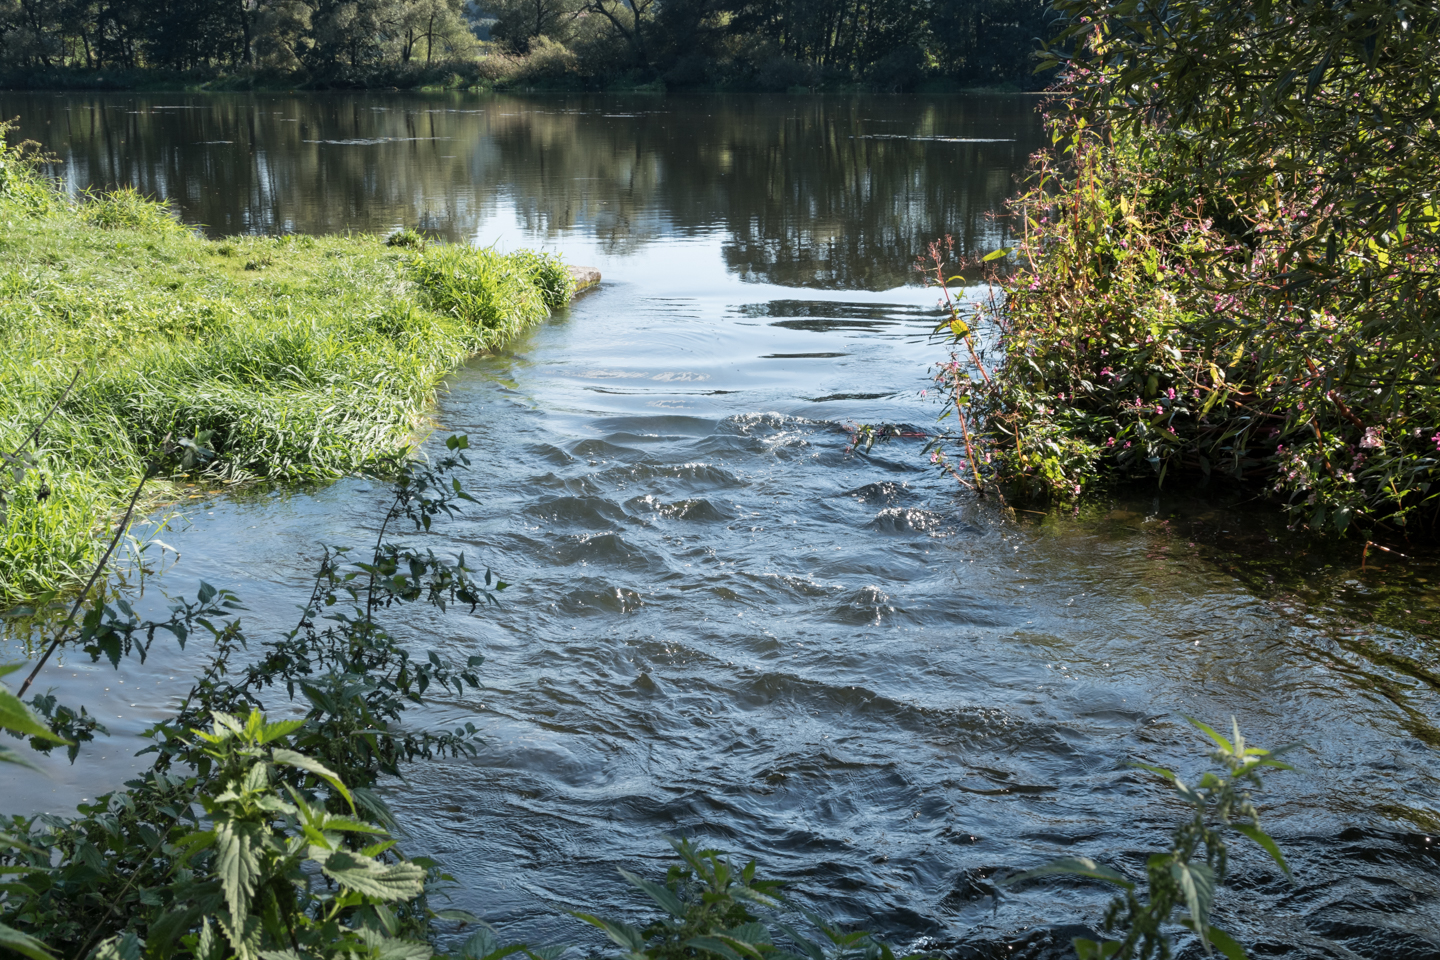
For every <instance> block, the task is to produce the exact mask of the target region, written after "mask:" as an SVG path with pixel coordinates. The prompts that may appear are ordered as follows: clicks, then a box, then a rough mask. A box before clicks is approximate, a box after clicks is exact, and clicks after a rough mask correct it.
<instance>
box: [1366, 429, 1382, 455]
mask: <svg viewBox="0 0 1440 960" xmlns="http://www.w3.org/2000/svg"><path fill="white" fill-rule="evenodd" d="M1384 432H1385V428H1384V427H1366V428H1365V436H1363V437H1361V438H1360V449H1361V450H1382V449H1384V447H1385V440H1384V438H1383V437H1381V434H1382V433H1384Z"/></svg>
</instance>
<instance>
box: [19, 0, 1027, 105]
mask: <svg viewBox="0 0 1440 960" xmlns="http://www.w3.org/2000/svg"><path fill="white" fill-rule="evenodd" d="M1054 24H1055V14H1054V12H1053V11H1052V10H1051V9H1050V8H1049V6H1048V5H1047V4H1046V3H1044V2H1042V0H786V2H783V3H780V2H772V0H665V2H659V0H479V2H473V0H472V2H467V0H345V2H341V0H315V2H305V0H258V2H252V3H234V2H226V0H199V2H190V3H176V4H164V5H160V6H158V7H157V5H155V4H154V3H151V2H148V0H110V2H106V3H101V4H75V3H71V2H69V0H23V2H21V0H11V2H9V3H0V87H4V88H11V89H30V90H45V89H97V90H106V89H108V90H125V89H157V90H158V89H164V90H176V89H276V90H291V89H346V88H361V87H364V88H379V89H388V88H403V89H418V88H429V89H436V90H442V89H466V90H487V89H516V90H534V89H540V90H602V89H604V90H648V91H659V90H665V89H673V90H761V91H786V90H846V91H858V90H873V91H887V92H899V91H921V92H927V93H940V92H947V91H955V90H961V89H974V88H991V89H1005V90H1038V89H1041V88H1043V87H1044V86H1045V85H1046V84H1047V83H1049V82H1050V80H1051V79H1052V77H1053V71H1052V70H1041V71H1040V72H1038V73H1037V72H1036V66H1037V63H1038V60H1037V56H1036V53H1035V50H1034V47H1035V40H1036V38H1038V37H1044V36H1048V35H1049V34H1051V33H1053V32H1054V30H1055V26H1054Z"/></svg>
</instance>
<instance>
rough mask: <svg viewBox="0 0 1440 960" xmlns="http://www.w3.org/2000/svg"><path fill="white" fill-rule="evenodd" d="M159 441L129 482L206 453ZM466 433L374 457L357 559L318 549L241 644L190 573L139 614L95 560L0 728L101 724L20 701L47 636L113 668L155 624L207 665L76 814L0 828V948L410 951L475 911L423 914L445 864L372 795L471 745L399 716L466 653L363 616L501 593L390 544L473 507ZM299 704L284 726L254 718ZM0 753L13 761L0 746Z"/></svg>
mask: <svg viewBox="0 0 1440 960" xmlns="http://www.w3.org/2000/svg"><path fill="white" fill-rule="evenodd" d="M162 446H163V447H164V448H165V449H166V453H165V455H164V456H165V457H166V458H167V459H166V460H164V461H160V460H157V461H156V462H155V463H154V464H152V465H151V466H150V467H149V468H147V470H146V474H145V478H144V479H142V481H141V485H142V486H143V484H144V482H145V480H148V479H149V478H150V477H153V476H156V475H158V474H159V473H160V472H162V471H163V470H166V469H176V468H179V469H185V468H187V467H189V468H193V467H195V466H196V465H197V464H198V463H199V462H201V461H203V459H204V457H205V452H206V451H205V449H204V446H203V438H202V442H196V441H195V440H194V439H192V440H190V441H188V442H184V443H167V444H165V445H162ZM467 446H468V444H467V441H466V439H465V438H464V437H463V436H457V437H451V438H449V439H448V440H447V441H446V453H445V455H444V456H442V457H439V458H437V459H436V460H434V461H433V462H430V463H419V462H415V461H411V460H408V459H405V458H397V460H396V461H395V462H394V463H392V464H391V467H392V470H391V471H390V473H389V478H390V479H391V480H392V481H393V483H394V489H395V496H394V499H393V500H392V502H391V504H390V507H389V509H388V511H387V512H386V515H385V517H384V520H383V522H382V524H381V529H380V533H379V535H378V537H377V539H376V541H375V543H374V545H373V547H372V549H371V551H370V555H369V556H368V558H367V559H366V560H365V561H362V562H348V561H347V559H346V558H347V555H348V552H347V551H346V550H345V549H343V548H327V549H325V550H324V551H323V555H322V558H321V562H320V565H319V570H318V572H317V574H316V576H315V581H314V586H313V589H312V591H311V594H310V597H309V598H308V600H307V602H306V604H305V605H304V607H303V609H302V613H301V616H300V619H299V622H298V623H297V625H296V626H295V628H294V629H292V630H290V631H288V632H287V633H285V634H283V635H281V636H279V637H277V638H273V639H268V638H267V639H259V640H256V639H252V638H251V637H249V636H248V635H247V633H246V631H245V629H244V627H243V625H242V623H241V621H240V619H238V617H237V614H238V613H239V612H240V611H241V609H242V608H241V606H240V603H239V600H238V598H237V597H235V595H234V594H232V593H230V592H229V591H224V590H217V589H215V588H213V587H211V586H209V585H207V584H202V585H201V586H200V588H199V590H198V592H197V594H196V596H195V598H194V599H189V600H180V601H177V602H175V603H174V604H173V605H172V606H171V608H170V611H169V616H168V617H166V618H163V619H159V620H146V619H142V618H141V617H140V616H138V615H137V613H136V612H135V610H134V608H133V607H132V606H131V604H130V603H129V602H128V601H127V600H126V599H125V598H124V596H123V595H122V594H120V593H119V592H118V591H116V590H114V589H113V588H105V589H101V590H99V591H97V592H95V593H94V595H93V596H91V593H92V590H93V589H94V588H95V585H96V583H97V581H100V580H101V576H100V570H99V569H97V573H96V576H95V577H92V579H91V581H90V584H89V586H88V587H87V589H86V590H85V591H84V593H82V595H81V596H80V597H79V598H78V599H76V601H75V602H74V605H73V606H72V608H71V609H70V613H69V615H68V616H67V617H66V618H65V619H64V620H63V621H62V623H61V626H60V627H59V628H58V630H57V631H56V632H55V634H54V636H53V638H52V639H51V640H50V641H49V642H48V643H45V644H44V646H43V654H42V656H41V657H40V658H39V662H38V663H37V664H36V667H35V669H34V670H33V671H32V672H31V674H30V676H29V677H28V679H27V680H26V681H25V683H24V684H23V685H22V686H21V688H20V691H19V693H20V696H16V695H14V694H11V693H9V692H8V691H4V694H3V697H0V727H3V728H4V729H6V730H7V731H10V732H11V733H13V734H16V735H20V736H25V737H29V738H30V745H31V747H32V748H33V749H36V750H39V751H42V752H48V751H50V750H53V749H55V748H57V747H61V746H65V747H68V749H69V750H70V755H71V758H72V760H73V759H74V758H75V756H76V755H77V751H78V749H79V747H80V744H81V743H83V742H84V741H87V740H91V739H93V738H94V736H95V735H96V734H97V733H103V732H104V729H103V727H101V726H100V725H99V723H98V722H96V721H95V720H94V718H92V717H90V716H89V715H88V714H86V713H85V711H84V709H83V708H80V709H71V708H67V707H64V706H62V705H59V704H57V703H56V702H55V698H54V697H53V696H51V695H48V694H40V695H36V696H34V697H33V698H32V699H31V700H30V701H29V703H26V702H24V701H23V700H22V699H21V697H23V695H24V694H25V692H26V691H27V689H28V687H29V686H30V685H31V684H32V683H33V682H34V680H35V679H36V677H37V675H38V674H39V673H40V671H41V669H42V668H43V666H44V664H45V662H46V661H47V660H48V659H49V657H50V656H51V654H53V653H54V652H55V651H56V650H57V649H61V648H64V649H70V650H73V651H76V652H83V653H85V654H88V655H89V656H90V657H91V658H92V659H93V660H100V659H101V658H102V657H103V658H105V659H108V660H109V661H110V662H111V663H112V664H115V665H117V666H118V664H119V663H120V661H121V660H122V658H124V657H127V656H137V657H140V658H142V659H143V658H144V657H146V656H148V655H150V654H151V653H152V648H153V645H154V643H155V642H156V639H157V637H164V636H166V635H168V636H170V637H172V638H173V639H174V640H176V641H177V642H178V643H179V644H180V645H181V646H184V645H185V644H186V643H187V642H193V641H194V640H195V638H196V637H197V636H201V637H204V639H205V641H206V642H208V643H210V644H211V645H212V647H213V650H214V654H213V658H212V659H211V660H210V663H209V665H208V666H207V667H206V669H205V671H204V673H202V674H201V676H199V677H198V678H197V679H196V682H195V683H194V685H193V686H192V688H191V690H190V691H189V693H188V695H187V696H186V697H185V698H184V699H183V701H182V702H181V704H180V705H179V707H178V708H177V710H176V711H175V713H174V715H173V716H172V717H171V718H169V719H167V720H164V721H162V722H160V723H157V724H155V725H154V726H153V727H152V728H151V730H150V731H148V733H149V737H150V739H151V741H152V745H151V746H150V747H149V748H148V752H151V753H153V754H154V755H155V760H154V763H153V765H152V767H151V768H150V769H149V770H148V771H146V773H145V774H144V775H143V776H141V777H140V778H139V779H137V780H134V781H131V782H130V783H128V784H126V788H125V789H124V790H120V791H116V792H114V793H111V794H108V795H105V796H102V797H99V798H97V800H95V801H94V802H93V803H88V804H84V805H82V806H81V807H80V808H79V811H78V816H76V817H72V818H59V817H53V816H40V817H34V818H28V819H27V818H21V817H13V818H12V819H11V820H10V822H9V823H8V824H7V825H6V830H5V832H4V834H3V837H0V874H4V875H6V878H7V880H8V882H7V883H6V885H5V887H4V894H3V898H0V923H3V926H0V944H3V945H5V946H8V947H11V948H12V949H16V950H19V951H20V952H22V953H25V954H26V955H27V956H29V957H31V958H32V960H43V958H48V957H51V956H53V955H56V954H58V955H60V956H64V957H74V958H87V957H90V958H96V960H138V958H140V957H142V956H143V957H154V958H170V957H194V958H196V960H221V958H229V957H234V958H236V960H259V958H262V957H263V958H265V960H299V958H301V957H315V958H321V957H338V956H347V957H374V958H386V960H393V958H407V960H424V958H426V957H429V956H430V955H431V954H432V953H433V952H434V950H433V947H432V945H431V944H430V942H429V938H430V937H431V936H433V935H435V934H436V933H437V932H438V930H437V928H436V927H435V924H437V923H441V922H446V921H449V922H455V923H459V924H462V925H463V924H478V921H477V920H476V918H474V917H472V916H469V915H467V914H463V913H460V912H456V911H445V910H436V909H434V908H432V906H431V905H430V900H429V897H430V894H431V893H432V892H433V891H434V890H435V889H436V888H437V886H443V885H444V884H446V883H448V882H450V878H449V877H448V876H446V875H445V874H444V873H442V872H441V870H440V868H439V867H438V865H437V864H435V863H433V862H432V861H430V860H427V859H424V858H414V859H410V858H406V857H404V856H403V855H402V854H401V853H400V852H399V850H398V849H397V848H396V845H395V844H396V841H395V839H394V837H393V836H391V832H392V831H393V830H394V821H393V818H392V817H391V815H390V812H389V810H388V809H387V807H386V805H385V803H384V801H383V800H382V799H381V798H380V796H379V795H378V794H377V793H376V792H375V789H374V788H375V786H376V784H377V782H378V781H379V779H380V777H381V776H383V775H392V776H397V775H399V774H400V772H401V765H402V764H404V763H405V762H407V761H411V760H415V759H420V758H427V757H433V756H438V755H451V756H457V755H463V754H466V753H468V752H470V751H473V749H474V742H475V734H476V731H475V728H474V727H473V725H470V724H467V725H465V726H464V727H462V728H458V729H455V730H452V731H431V730H413V729H410V728H408V727H406V726H405V725H404V724H403V714H404V711H405V710H406V709H407V708H408V707H409V706H410V705H412V704H416V703H420V702H422V700H423V697H424V695H425V694H426V693H427V691H431V692H433V691H438V690H445V691H449V692H451V693H455V694H459V693H463V692H464V691H465V690H466V689H473V688H477V687H478V686H479V677H478V675H477V673H476V670H477V668H478V667H479V665H480V662H481V658H480V657H478V656H475V657H470V658H468V659H467V660H466V661H465V662H464V663H455V662H452V661H450V660H449V659H447V658H444V657H442V656H440V655H438V654H437V653H434V652H432V653H430V654H429V655H428V656H427V657H426V658H424V659H416V658H413V657H412V656H411V654H410V653H409V652H408V651H407V650H406V649H405V647H404V646H403V645H402V644H401V643H400V641H399V640H398V639H397V638H396V637H395V636H393V635H392V634H391V633H389V632H388V631H387V630H386V629H385V628H384V627H383V626H382V624H381V623H380V621H379V619H378V615H379V614H380V613H381V612H383V611H385V610H386V609H388V608H391V607H394V606H396V605H403V604H411V603H424V604H430V605H434V606H437V607H439V608H440V609H442V610H443V609H446V608H447V607H449V606H450V605H453V604H461V605H464V606H465V607H467V608H468V609H469V610H470V611H472V612H473V611H474V610H475V609H477V608H478V607H479V606H480V605H482V604H486V603H495V602H497V598H496V594H497V593H498V592H499V591H501V590H503V589H505V587H506V584H505V583H503V582H501V581H499V580H496V579H495V578H494V577H493V575H492V574H491V573H490V572H489V571H486V572H485V574H484V575H483V577H482V576H480V575H479V574H478V573H477V572H476V571H474V570H472V569H471V568H470V567H469V566H468V565H467V563H466V560H465V558H464V557H463V556H461V557H459V558H455V559H449V558H442V557H440V556H437V555H436V554H435V553H434V552H433V551H430V550H422V549H418V548H415V547H412V546H408V545H402V544H397V543H394V542H391V541H389V540H387V539H386V538H387V535H388V533H389V531H390V529H391V528H392V526H393V525H394V524H395V523H397V522H408V523H410V524H411V525H413V527H414V529H415V530H417V531H428V530H429V529H430V526H431V522H432V520H433V519H434V518H435V517H437V516H443V515H448V514H451V513H454V512H455V511H456V510H457V509H458V506H459V504H460V503H461V502H463V501H466V500H470V499H471V497H470V496H469V495H468V494H467V493H465V491H464V489H463V487H462V485H461V484H460V481H459V478H458V477H457V476H454V474H455V473H456V471H458V470H459V469H460V468H463V467H465V466H468V464H469V460H468V457H467V456H466V453H465V451H466V449H467ZM138 497H139V493H138V490H137V494H136V499H137V500H138ZM126 519H128V517H127V518H126ZM123 526H124V524H123V522H122V529H123ZM109 556H110V554H109V553H107V554H106V560H108V558H109ZM102 567H103V561H102ZM245 653H248V654H249V655H250V656H249V660H248V662H244V663H242V662H240V658H241V656H242V654H245ZM13 669H15V668H14V667H12V668H9V670H13ZM7 672H8V671H7ZM297 706H298V707H299V709H300V712H301V714H302V715H301V716H299V717H297V718H287V719H284V720H274V719H269V718H268V716H269V715H270V714H274V713H275V712H277V711H279V712H283V713H288V714H293V713H295V712H296V707H297ZM0 760H5V761H11V762H15V761H21V760H23V757H22V756H21V755H20V754H18V753H16V752H15V751H13V750H10V749H8V748H7V749H6V750H5V751H4V752H3V753H0ZM482 932H483V933H484V935H483V936H479V937H478V938H476V937H472V938H471V940H470V941H467V944H466V946H465V947H463V948H462V953H463V954H464V955H465V956H466V957H469V958H471V960H482V958H484V957H486V956H488V955H490V954H492V953H495V952H496V950H499V949H500V948H499V947H498V946H497V945H496V943H495V941H494V937H493V936H492V935H490V934H489V933H488V931H483V928H482ZM511 952H513V951H511Z"/></svg>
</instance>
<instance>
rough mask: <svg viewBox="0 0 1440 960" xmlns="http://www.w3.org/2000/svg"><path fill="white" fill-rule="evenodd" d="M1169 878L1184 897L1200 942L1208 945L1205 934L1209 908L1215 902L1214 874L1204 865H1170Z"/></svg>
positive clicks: (1208, 919) (1207, 925)
mask: <svg viewBox="0 0 1440 960" xmlns="http://www.w3.org/2000/svg"><path fill="white" fill-rule="evenodd" d="M1170 876H1171V877H1172V878H1174V880H1175V883H1176V884H1177V885H1178V886H1179V887H1180V892H1181V893H1182V894H1183V895H1184V897H1185V906H1186V907H1187V908H1189V910H1190V917H1191V919H1192V920H1194V921H1195V922H1196V924H1198V927H1197V929H1196V932H1197V933H1199V934H1200V940H1201V942H1202V943H1208V942H1209V941H1208V940H1207V939H1206V936H1205V932H1206V930H1207V928H1208V927H1209V921H1210V907H1211V906H1212V905H1213V904H1214V902H1215V872H1214V871H1213V870H1211V869H1210V866H1209V865H1208V864H1204V863H1172V864H1170Z"/></svg>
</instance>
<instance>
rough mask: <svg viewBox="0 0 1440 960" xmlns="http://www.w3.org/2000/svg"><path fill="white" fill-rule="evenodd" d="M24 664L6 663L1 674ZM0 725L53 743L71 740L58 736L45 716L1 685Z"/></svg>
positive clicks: (26, 735) (25, 735) (0, 668)
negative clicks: (46, 721) (47, 722)
mask: <svg viewBox="0 0 1440 960" xmlns="http://www.w3.org/2000/svg"><path fill="white" fill-rule="evenodd" d="M20 666H22V664H18V663H15V664H6V665H5V666H4V667H0V671H3V672H0V676H4V675H5V674H6V673H11V672H13V671H14V670H16V669H18V668H19V667H20ZM0 727H4V728H5V729H6V730H11V731H14V732H15V733H18V734H20V735H21V736H23V737H35V738H37V739H40V740H46V741H49V742H51V743H65V744H68V743H69V742H70V741H69V740H66V739H65V738H64V737H59V736H56V735H55V733H54V732H53V731H52V730H51V729H50V727H49V725H48V724H46V723H45V720H44V718H42V717H41V716H40V715H39V714H37V713H36V712H35V711H34V710H31V709H30V708H29V707H28V706H26V705H25V702H24V701H23V700H21V699H20V698H19V697H17V696H15V694H13V693H11V692H10V691H9V690H7V689H5V688H4V687H0Z"/></svg>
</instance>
